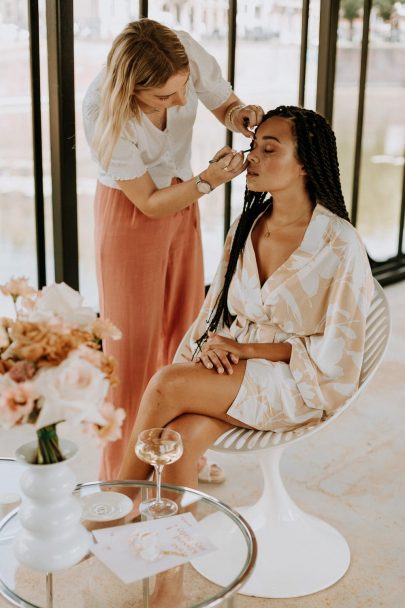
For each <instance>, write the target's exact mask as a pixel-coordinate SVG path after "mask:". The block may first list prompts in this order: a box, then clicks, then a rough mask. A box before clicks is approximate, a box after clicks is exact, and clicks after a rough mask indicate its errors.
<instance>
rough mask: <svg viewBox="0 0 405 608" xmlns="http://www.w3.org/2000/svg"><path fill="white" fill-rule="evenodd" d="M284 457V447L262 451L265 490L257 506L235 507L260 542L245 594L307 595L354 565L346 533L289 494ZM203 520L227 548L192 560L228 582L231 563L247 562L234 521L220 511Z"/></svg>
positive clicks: (214, 577)
mask: <svg viewBox="0 0 405 608" xmlns="http://www.w3.org/2000/svg"><path fill="white" fill-rule="evenodd" d="M280 456H281V448H279V449H275V450H274V449H273V450H271V453H270V451H266V453H265V454H261V457H262V459H263V460H264V462H262V465H263V469H264V472H265V473H266V479H265V487H264V492H263V494H262V496H261V498H260V499H259V501H258V502H257V503H256V504H255V505H253V506H250V507H241V508H237V509H236V510H237V511H238V512H239V513H240V514H241V515H242V517H244V518H245V519H246V520H247V521H248V523H249V524H250V525H251V526H252V528H253V531H254V533H255V535H256V538H257V544H258V554H257V561H256V566H255V568H254V570H253V573H252V575H251V576H250V578H249V580H248V581H247V583H245V585H244V586H243V587H242V588H241V590H240V591H239V593H242V594H244V595H251V596H257V597H267V598H292V597H300V596H303V595H309V594H311V593H315V592H317V591H321V590H322V589H326V588H327V587H330V586H331V585H333V584H334V583H335V582H336V581H338V580H339V579H340V578H341V577H342V576H343V575H344V574H345V572H346V570H347V569H348V567H349V564H350V549H349V546H348V544H347V542H346V541H345V539H344V538H343V536H342V535H341V534H340V533H339V532H338V531H337V530H335V529H334V528H333V527H332V526H330V525H329V524H327V523H325V522H324V521H322V520H320V519H318V518H316V517H313V516H311V515H308V514H307V513H305V512H304V511H302V510H301V509H300V508H299V507H298V506H297V505H296V504H295V503H294V502H293V501H292V499H291V498H290V496H289V495H288V494H287V492H286V490H285V488H284V485H283V483H282V480H281V478H280V475H279V460H280ZM263 457H264V458H263ZM201 525H202V526H203V527H204V529H205V532H206V534H207V535H208V536H209V537H210V538H211V540H212V542H213V543H214V544H217V545H219V546H222V547H224V548H223V549H221V550H220V551H217V552H215V553H212V554H210V555H207V556H206V557H204V558H200V559H199V560H198V561H196V562H195V563H194V562H193V565H194V567H195V568H196V569H197V570H198V571H199V572H200V574H202V575H203V576H205V577H206V578H208V579H209V580H211V581H212V582H214V583H217V584H220V585H226V584H228V583H229V582H230V581H229V576H230V575H229V573H230V572H231V570H232V568H231V567H230V566H231V565H232V564H233V572H235V566H236V567H237V566H238V564H235V560H236V561H237V562H240V561H241V564H240V565H241V566H242V564H243V560H244V553H243V551H244V550H243V540H242V539H241V537H240V535H239V534H235V526H234V524H232V522H229V523H227V522H226V518H225V517H223V516H221V514H220V513H217V514H213V515H210V516H208V517H206V518H205V519H204V520H202V522H201ZM219 539H220V540H221V541H222V542H218V541H219ZM215 541H217V543H216V542H215ZM226 564H229V567H228V568H227V567H226ZM224 565H225V566H224ZM227 570H228V572H227Z"/></svg>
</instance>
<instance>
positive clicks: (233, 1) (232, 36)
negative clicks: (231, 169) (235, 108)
mask: <svg viewBox="0 0 405 608" xmlns="http://www.w3.org/2000/svg"><path fill="white" fill-rule="evenodd" d="M237 10H238V1H237V0H229V6H228V80H229V82H230V83H231V85H232V88H234V86H235V49H236V13H237ZM232 144H233V133H232V131H228V130H227V131H226V145H227V146H230V147H231V148H232ZM231 196H232V182H227V183H226V184H225V196H224V239H225V237H226V235H227V234H228V230H229V226H230V225H231Z"/></svg>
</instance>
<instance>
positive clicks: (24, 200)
mask: <svg viewBox="0 0 405 608" xmlns="http://www.w3.org/2000/svg"><path fill="white" fill-rule="evenodd" d="M0 15H1V19H0V81H1V83H2V86H1V93H0V132H1V138H0V283H3V282H5V281H7V280H8V278H9V277H10V276H11V275H15V276H17V275H26V276H28V278H29V280H30V282H31V283H32V284H34V285H36V283H37V270H36V250H35V217H34V180H33V172H32V135H31V93H30V68H29V43H28V30H27V9H26V4H20V3H18V4H17V3H11V2H6V1H5V0H2V1H0ZM5 305H6V304H5V301H3V298H1V301H0V313H1V310H2V307H3V306H5Z"/></svg>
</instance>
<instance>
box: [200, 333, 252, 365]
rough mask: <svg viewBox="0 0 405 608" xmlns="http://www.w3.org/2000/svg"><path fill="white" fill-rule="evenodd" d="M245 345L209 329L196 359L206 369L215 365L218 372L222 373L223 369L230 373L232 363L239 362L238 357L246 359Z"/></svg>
mask: <svg viewBox="0 0 405 608" xmlns="http://www.w3.org/2000/svg"><path fill="white" fill-rule="evenodd" d="M245 347H246V344H240V343H239V342H236V340H232V339H231V338H225V336H220V335H219V334H215V333H213V332H211V331H209V332H208V340H207V341H206V342H205V344H204V346H203V347H202V350H201V354H200V356H199V359H198V360H199V361H201V363H202V364H203V365H205V367H207V368H208V369H212V368H213V367H215V369H216V370H217V372H218V373H221V374H222V373H223V371H224V370H225V371H226V372H227V373H228V374H232V373H233V370H232V365H236V364H237V363H239V360H240V359H246V353H245Z"/></svg>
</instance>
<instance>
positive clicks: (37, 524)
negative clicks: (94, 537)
mask: <svg viewBox="0 0 405 608" xmlns="http://www.w3.org/2000/svg"><path fill="white" fill-rule="evenodd" d="M37 445H38V444H37V442H36V441H32V442H30V443H26V444H24V445H22V446H21V447H20V448H19V449H18V450H17V451H16V458H17V460H18V461H20V462H24V463H25V464H27V465H28V467H27V470H26V471H24V473H23V474H22V476H21V479H20V486H21V494H22V497H21V498H22V502H21V507H20V510H19V519H20V522H21V526H22V530H21V531H20V532H19V533H18V535H17V536H16V540H15V544H14V552H15V555H16V557H17V559H18V561H19V562H20V563H21V564H23V565H24V566H27V567H28V568H31V569H33V570H38V571H40V572H56V571H57V570H63V569H65V568H70V567H71V566H73V565H74V564H77V563H78V562H79V561H80V560H81V559H82V558H83V557H84V556H85V555H86V554H87V552H88V548H89V544H90V539H89V533H88V532H87V530H86V529H85V528H84V527H83V526H82V525H81V523H80V515H81V507H80V503H79V501H78V500H77V499H76V498H75V497H74V496H73V494H72V491H73V490H74V488H75V486H76V478H75V475H74V474H73V472H72V470H71V469H70V461H71V460H72V458H73V457H74V456H75V455H76V453H77V446H76V445H75V444H74V443H73V442H71V441H68V440H66V439H62V440H60V441H59V445H60V448H61V452H62V454H63V455H64V457H65V459H66V460H63V461H62V462H57V463H55V464H32V462H33V461H34V458H35V453H36V449H37Z"/></svg>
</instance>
